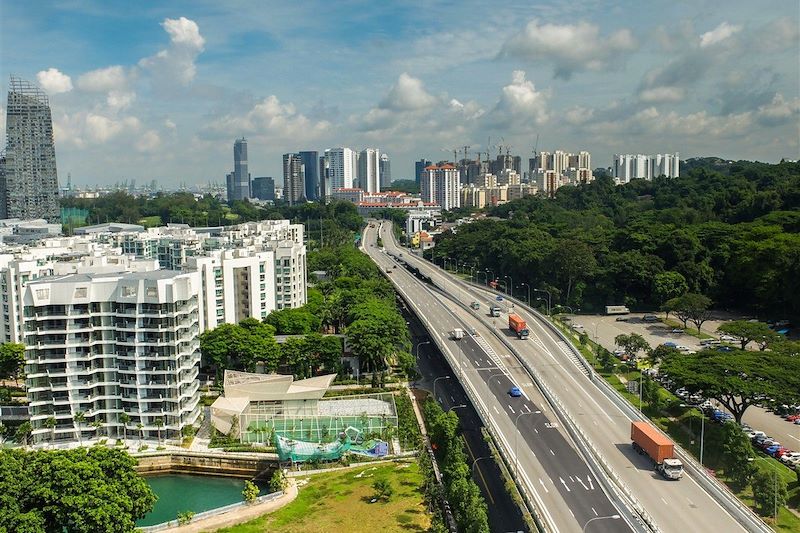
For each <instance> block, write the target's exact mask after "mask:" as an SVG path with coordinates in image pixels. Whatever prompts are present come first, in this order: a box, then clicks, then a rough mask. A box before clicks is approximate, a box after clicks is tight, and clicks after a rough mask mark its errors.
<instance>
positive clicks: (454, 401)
mask: <svg viewBox="0 0 800 533" xmlns="http://www.w3.org/2000/svg"><path fill="white" fill-rule="evenodd" d="M450 401H451V402H453V403H456V399H455V398H453V395H452V394H451V395H450Z"/></svg>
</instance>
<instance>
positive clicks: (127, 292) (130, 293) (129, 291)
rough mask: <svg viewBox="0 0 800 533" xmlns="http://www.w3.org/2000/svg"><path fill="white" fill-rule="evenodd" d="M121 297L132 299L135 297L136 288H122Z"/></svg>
mask: <svg viewBox="0 0 800 533" xmlns="http://www.w3.org/2000/svg"><path fill="white" fill-rule="evenodd" d="M122 296H123V297H126V298H132V297H134V296H136V287H132V286H123V287H122Z"/></svg>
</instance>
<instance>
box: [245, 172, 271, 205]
mask: <svg viewBox="0 0 800 533" xmlns="http://www.w3.org/2000/svg"><path fill="white" fill-rule="evenodd" d="M250 192H251V193H252V194H253V198H258V199H259V200H270V201H274V200H275V180H274V179H273V178H271V177H269V176H263V177H259V178H253V183H251V184H250Z"/></svg>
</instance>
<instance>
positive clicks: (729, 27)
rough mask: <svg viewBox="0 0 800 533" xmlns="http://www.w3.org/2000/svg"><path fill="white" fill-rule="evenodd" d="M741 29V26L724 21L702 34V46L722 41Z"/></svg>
mask: <svg viewBox="0 0 800 533" xmlns="http://www.w3.org/2000/svg"><path fill="white" fill-rule="evenodd" d="M741 29H742V27H741V26H738V25H734V24H728V23H727V22H723V23H722V24H720V25H719V26H717V27H716V28H714V29H713V30H711V31H707V32H706V33H704V34H703V35H701V36H700V48H705V47H706V46H711V45H714V44H717V43H720V42H722V41H724V40H725V39H727V38H729V37H730V36H732V35H733V34H734V33H736V32H738V31H739V30H741Z"/></svg>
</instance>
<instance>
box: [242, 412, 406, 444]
mask: <svg viewBox="0 0 800 533" xmlns="http://www.w3.org/2000/svg"><path fill="white" fill-rule="evenodd" d="M396 427H397V419H396V418H394V417H381V416H330V417H322V416H309V417H304V418H299V417H298V418H294V417H292V418H281V417H273V418H266V419H265V418H262V419H260V420H258V419H257V420H252V421H249V423H248V424H247V425H246V426H244V424H243V428H242V433H241V435H240V438H241V440H242V442H246V443H250V444H253V443H262V444H268V443H271V442H272V441H273V440H274V435H282V436H284V437H286V438H288V439H290V440H296V441H304V442H330V441H333V440H334V439H336V438H337V437H338V436H339V434H340V433H342V432H343V431H345V430H347V428H354V429H356V430H357V431H358V432H359V433H361V434H365V435H369V436H375V437H382V438H389V433H390V432H393V431H394V429H395V428H396ZM390 428H391V429H390Z"/></svg>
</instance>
